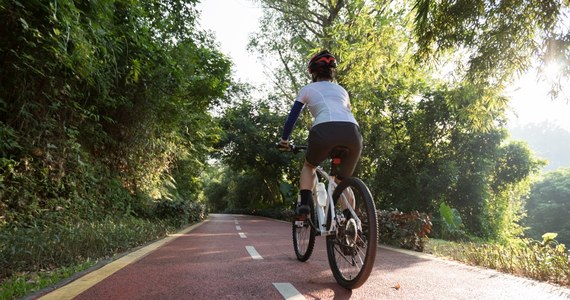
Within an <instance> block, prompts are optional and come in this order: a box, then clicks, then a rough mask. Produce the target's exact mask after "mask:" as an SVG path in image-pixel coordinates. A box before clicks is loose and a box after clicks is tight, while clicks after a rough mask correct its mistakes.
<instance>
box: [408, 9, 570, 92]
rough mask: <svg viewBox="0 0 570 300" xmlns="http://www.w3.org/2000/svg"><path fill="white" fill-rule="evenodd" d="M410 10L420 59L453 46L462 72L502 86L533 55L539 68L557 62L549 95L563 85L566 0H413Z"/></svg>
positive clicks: (568, 62)
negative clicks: (413, 15)
mask: <svg viewBox="0 0 570 300" xmlns="http://www.w3.org/2000/svg"><path fill="white" fill-rule="evenodd" d="M414 10H415V22H414V24H415V29H414V32H415V35H416V40H417V42H418V46H419V47H418V51H417V56H418V57H419V58H420V59H421V60H422V61H428V60H429V59H430V58H433V57H434V56H435V57H438V56H439V55H442V54H445V53H449V52H454V51H458V52H459V53H460V55H461V57H460V60H459V61H457V63H458V64H460V67H461V65H462V64H464V63H465V64H466V65H467V66H466V68H465V70H466V72H465V73H464V75H465V76H466V78H468V79H469V80H472V81H475V82H483V83H485V84H489V85H492V86H498V87H499V88H502V87H504V86H505V85H506V84H508V83H510V82H511V80H512V78H513V76H514V75H518V74H521V73H524V72H526V71H528V70H529V69H530V68H531V66H532V65H533V60H534V59H535V60H538V61H539V62H540V68H541V69H542V70H543V74H545V73H546V70H547V69H548V68H549V65H550V64H552V65H556V66H560V73H559V74H556V76H555V78H552V79H550V83H551V84H552V93H553V95H554V97H556V95H557V94H558V92H560V91H561V90H563V89H564V88H565V85H564V82H566V81H567V78H568V77H569V76H570V51H569V49H570V27H568V16H567V14H568V12H569V11H570V2H569V1H567V0H524V1H489V0H473V1H471V0H469V1H435V0H416V1H415V5H414ZM463 56H468V57H469V58H468V59H466V60H465V59H461V58H462V57H463ZM545 75H546V74H545ZM565 78H566V80H565Z"/></svg>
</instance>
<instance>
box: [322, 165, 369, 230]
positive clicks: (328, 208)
mask: <svg viewBox="0 0 570 300" xmlns="http://www.w3.org/2000/svg"><path fill="white" fill-rule="evenodd" d="M316 172H317V173H319V174H320V175H321V177H322V178H327V180H328V185H327V201H326V205H325V206H324V207H323V206H321V205H320V203H319V201H318V199H317V197H314V199H313V201H314V203H315V205H314V207H315V210H316V215H317V220H316V221H317V224H314V225H315V227H316V228H315V229H316V230H317V235H332V234H336V232H337V226H338V224H337V218H336V212H335V211H334V203H333V192H334V190H335V188H336V187H337V185H338V184H337V183H336V181H335V179H336V178H335V177H334V176H331V175H329V174H328V173H327V172H326V171H325V170H324V169H323V168H322V167H321V166H318V167H317V168H316ZM318 182H319V180H318V176H317V178H316V179H315V184H314V187H313V191H314V190H315V188H316V186H317V183H318ZM315 194H316V193H315ZM350 197H351V195H346V194H345V193H343V194H342V195H341V197H340V200H341V201H342V204H343V205H342V206H343V207H346V208H348V209H349V211H350V213H351V214H352V218H353V219H354V220H355V222H356V226H357V228H358V229H360V230H362V223H361V221H360V219H359V218H358V216H357V215H356V213H355V212H354V209H353V208H352V205H350V202H349V198H350ZM352 199H354V196H352ZM329 216H330V220H331V223H330V226H329V227H328V228H326V221H325V220H327V219H328V218H329Z"/></svg>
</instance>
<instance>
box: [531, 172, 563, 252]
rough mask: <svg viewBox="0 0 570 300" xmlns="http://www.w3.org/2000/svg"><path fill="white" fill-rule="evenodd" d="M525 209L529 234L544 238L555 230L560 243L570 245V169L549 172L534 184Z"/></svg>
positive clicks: (535, 237) (536, 237)
mask: <svg viewBox="0 0 570 300" xmlns="http://www.w3.org/2000/svg"><path fill="white" fill-rule="evenodd" d="M525 208H526V210H527V218H525V220H524V225H525V226H526V227H528V230H527V231H526V234H527V235H528V236H530V237H532V238H534V239H540V238H541V236H542V235H543V234H544V233H545V232H553V233H557V235H558V236H557V237H558V241H559V242H560V243H563V244H566V245H567V246H568V245H570V217H569V216H570V169H560V170H557V171H552V172H548V173H545V174H544V175H543V176H542V177H541V178H540V179H539V180H538V181H537V182H535V183H534V184H533V185H532V189H531V193H530V195H529V198H528V200H527V202H526V206H525Z"/></svg>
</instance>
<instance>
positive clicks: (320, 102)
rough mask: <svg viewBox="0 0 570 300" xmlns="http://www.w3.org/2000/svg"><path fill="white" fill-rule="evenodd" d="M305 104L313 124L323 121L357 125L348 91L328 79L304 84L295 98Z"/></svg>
mask: <svg viewBox="0 0 570 300" xmlns="http://www.w3.org/2000/svg"><path fill="white" fill-rule="evenodd" d="M295 101H299V102H301V103H303V104H304V105H306V106H307V108H308V109H309V111H310V112H311V115H312V116H313V118H315V120H314V121H313V126H315V125H317V124H321V123H325V122H351V123H354V124H356V125H358V122H356V119H355V118H354V116H353V115H352V112H351V111H350V98H349V97H348V92H347V91H346V90H345V89H344V88H343V87H342V86H340V85H338V84H336V83H333V82H330V81H318V82H313V83H311V84H308V85H306V86H304V87H303V88H302V89H301V90H300V91H299V95H297V99H295Z"/></svg>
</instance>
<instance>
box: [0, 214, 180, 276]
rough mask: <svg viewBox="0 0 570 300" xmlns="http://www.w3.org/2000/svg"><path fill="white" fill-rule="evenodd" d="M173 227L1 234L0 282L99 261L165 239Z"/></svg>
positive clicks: (104, 222)
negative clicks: (24, 273) (27, 274)
mask: <svg viewBox="0 0 570 300" xmlns="http://www.w3.org/2000/svg"><path fill="white" fill-rule="evenodd" d="M171 229H172V227H168V226H166V225H165V224H164V223H162V222H157V221H153V222H151V221H146V220H142V219H136V218H133V217H131V218H122V219H112V218H106V219H101V220H98V221H79V222H77V223H75V224H74V225H73V226H65V225H55V226H54V225H53V224H50V223H48V222H44V223H38V224H36V225H35V226H31V227H14V228H9V229H4V230H2V231H0V270H2V271H1V273H0V278H6V277H7V276H10V275H11V274H14V273H19V272H26V271H28V272H29V271H39V270H49V269H52V268H54V266H69V265H73V264H76V263H78V262H83V261H85V260H86V259H100V258H104V257H107V256H110V255H113V254H115V253H119V252H122V251H126V250H128V249H130V248H132V247H136V246H138V245H141V244H143V243H145V242H148V241H151V240H154V239H158V238H161V237H164V236H165V234H166V232H167V231H168V230H171Z"/></svg>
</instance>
